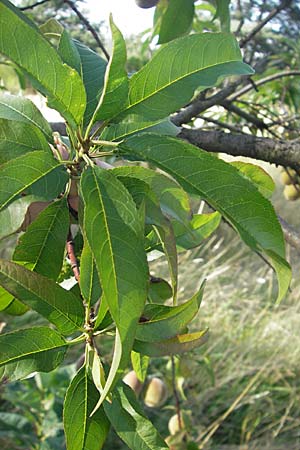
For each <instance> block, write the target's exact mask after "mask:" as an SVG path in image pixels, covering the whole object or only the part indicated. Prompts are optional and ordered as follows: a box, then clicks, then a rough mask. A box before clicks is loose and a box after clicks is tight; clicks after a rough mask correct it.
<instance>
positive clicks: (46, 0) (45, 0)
mask: <svg viewBox="0 0 300 450" xmlns="http://www.w3.org/2000/svg"><path fill="white" fill-rule="evenodd" d="M50 1H51V0H41V1H40V2H36V3H33V4H32V5H28V6H19V7H18V9H19V10H20V11H27V10H28V9H33V8H36V7H37V6H40V5H44V3H48V2H50Z"/></svg>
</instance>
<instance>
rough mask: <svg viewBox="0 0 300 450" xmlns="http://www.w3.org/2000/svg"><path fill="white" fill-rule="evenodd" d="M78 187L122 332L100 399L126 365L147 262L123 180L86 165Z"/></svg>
mask: <svg viewBox="0 0 300 450" xmlns="http://www.w3.org/2000/svg"><path fill="white" fill-rule="evenodd" d="M81 192H82V197H83V202H84V232H85V235H86V238H87V240H88V243H89V246H90V248H91V251H92V253H93V256H94V259H95V262H96V266H97V270H98V273H99V277H100V282H101V287H102V291H103V298H105V302H107V305H108V307H109V311H110V313H111V315H112V317H113V319H114V321H115V323H116V326H117V329H118V331H119V337H120V342H119V341H118V342H117V340H118V339H117V338H118V333H117V335H116V345H115V350H116V351H115V359H114V365H113V366H114V367H113V368H112V369H111V372H110V375H109V376H108V380H107V384H106V387H105V389H104V393H103V396H101V401H102V400H103V399H104V397H105V395H107V393H108V392H109V390H110V388H111V385H112V384H113V382H114V379H115V376H116V371H117V370H118V368H119V366H120V368H124V366H125V365H126V364H127V362H128V359H129V355H130V351H131V347H132V344H133V340H134V335H135V331H136V327H137V323H138V320H139V318H140V316H141V314H142V311H143V309H144V304H145V301H146V297H147V284H148V267H147V262H146V254H145V252H144V242H143V241H144V239H143V230H142V227H141V224H140V221H139V217H138V213H137V209H136V206H135V204H134V201H133V199H132V198H131V197H130V195H129V193H128V191H127V190H126V189H125V187H124V186H123V184H122V183H121V182H120V181H118V180H117V178H116V177H114V176H113V174H112V173H111V172H110V171H108V170H103V169H100V168H99V167H95V168H88V169H87V170H86V171H85V172H84V173H83V175H82V177H81ZM117 360H118V361H117ZM100 403H101V402H100Z"/></svg>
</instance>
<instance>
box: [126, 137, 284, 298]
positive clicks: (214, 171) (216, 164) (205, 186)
mask: <svg viewBox="0 0 300 450" xmlns="http://www.w3.org/2000/svg"><path fill="white" fill-rule="evenodd" d="M122 147H123V148H124V151H125V152H127V153H131V154H135V155H137V157H139V158H144V159H146V160H147V161H150V162H151V163H153V164H155V165H157V166H158V167H159V168H160V169H162V170H165V171H166V172H168V173H169V174H170V175H172V176H173V177H174V178H175V179H176V180H177V181H178V182H179V183H180V184H181V185H182V186H183V188H185V189H186V191H187V192H190V193H192V194H196V195H199V196H200V197H202V198H204V199H205V200H206V201H207V202H208V203H209V204H210V205H211V206H212V207H213V208H214V209H216V210H217V211H219V212H220V213H221V214H222V215H223V216H224V217H225V218H226V219H227V220H228V221H229V222H230V223H231V224H232V226H233V227H234V228H235V229H236V230H237V231H238V233H239V234H240V236H241V238H242V239H243V240H244V242H245V243H246V244H247V245H248V246H249V247H250V248H251V249H253V250H254V251H257V252H262V253H264V254H265V255H266V256H267V257H268V258H269V259H270V263H271V264H272V265H273V267H274V269H275V271H276V273H277V278H278V283H279V296H278V300H280V299H281V298H282V296H283V295H284V293H286V287H287V285H288V284H289V282H290V278H291V272H290V268H289V265H288V263H287V262H286V261H285V259H284V255H285V248H284V239H283V234H282V230H281V227H280V224H279V222H278V219H277V217H276V214H275V212H274V209H273V206H272V205H271V203H270V202H269V201H268V200H267V199H265V198H264V197H263V196H262V195H261V194H260V192H259V191H258V190H257V188H256V187H255V186H254V185H253V184H252V183H251V182H250V181H249V180H247V179H246V178H245V177H244V176H243V175H241V174H240V173H239V171H238V170H237V169H236V168H235V167H233V166H232V165H231V164H227V163H225V162H224V161H222V160H221V159H217V158H215V157H214V156H212V155H210V154H209V153H207V152H205V151H202V150H200V149H198V148H196V147H194V146H193V145H190V144H188V143H186V142H183V141H180V140H179V139H178V140H177V139H173V138H169V137H166V136H164V137H162V136H161V137H159V136H157V135H150V134H148V135H146V134H145V135H141V136H133V137H131V138H128V139H127V140H126V141H124V144H121V148H122ZM275 254H276V255H277V256H276V258H275V257H274V258H273V256H272V255H275ZM279 267H281V269H280V268H279ZM282 271H284V273H285V277H284V278H283V277H282Z"/></svg>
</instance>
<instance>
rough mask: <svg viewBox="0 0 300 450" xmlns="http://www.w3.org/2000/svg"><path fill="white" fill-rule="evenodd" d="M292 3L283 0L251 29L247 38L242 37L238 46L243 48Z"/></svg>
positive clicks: (288, 0) (290, 0)
mask: <svg viewBox="0 0 300 450" xmlns="http://www.w3.org/2000/svg"><path fill="white" fill-rule="evenodd" d="M291 3H292V0H283V1H282V2H281V3H280V5H279V6H277V8H274V9H273V10H272V11H271V12H270V13H269V14H268V15H267V17H266V18H265V19H264V20H262V21H261V22H259V23H258V24H257V25H256V27H254V28H253V30H252V31H251V33H249V34H248V36H246V37H244V38H243V39H241V40H240V42H239V45H240V47H244V46H245V44H247V43H248V42H249V41H251V39H252V38H253V37H254V36H255V35H256V34H257V33H259V32H260V30H261V29H262V28H263V27H264V26H265V25H266V24H267V23H268V22H270V20H272V19H273V17H275V16H276V15H277V14H278V13H279V12H280V11H282V10H283V9H284V8H286V7H287V6H289V5H290V4H291Z"/></svg>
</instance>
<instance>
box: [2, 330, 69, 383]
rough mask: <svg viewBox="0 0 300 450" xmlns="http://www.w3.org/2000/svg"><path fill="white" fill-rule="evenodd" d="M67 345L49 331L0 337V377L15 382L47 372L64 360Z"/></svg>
mask: <svg viewBox="0 0 300 450" xmlns="http://www.w3.org/2000/svg"><path fill="white" fill-rule="evenodd" d="M66 350H67V342H66V341H65V340H64V339H63V337H62V336H61V335H60V334H58V333H57V331H55V330H52V329H51V328H48V327H35V328H27V329H25V330H18V331H13V332H12V333H7V334H1V335H0V377H1V379H5V380H10V381H15V380H19V379H20V378H24V377H26V376H27V375H29V374H30V373H32V372H36V371H37V372H50V371H51V370H54V369H55V368H56V367H57V366H58V365H59V364H60V363H61V362H62V360H63V358H64V356H65V353H66Z"/></svg>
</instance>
